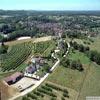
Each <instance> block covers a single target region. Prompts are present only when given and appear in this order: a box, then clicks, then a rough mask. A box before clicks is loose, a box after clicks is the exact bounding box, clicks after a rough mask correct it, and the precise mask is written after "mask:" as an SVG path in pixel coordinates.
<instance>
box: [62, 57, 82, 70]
mask: <svg viewBox="0 0 100 100" xmlns="http://www.w3.org/2000/svg"><path fill="white" fill-rule="evenodd" d="M60 64H61V65H62V66H64V67H67V68H71V69H74V70H75V69H76V70H79V71H83V66H82V63H81V62H80V60H72V59H68V58H66V59H65V58H62V60H61V62H60Z"/></svg>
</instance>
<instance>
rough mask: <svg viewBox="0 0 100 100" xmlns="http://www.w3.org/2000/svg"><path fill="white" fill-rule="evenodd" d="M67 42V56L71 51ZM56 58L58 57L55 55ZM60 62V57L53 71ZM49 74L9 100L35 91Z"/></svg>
mask: <svg viewBox="0 0 100 100" xmlns="http://www.w3.org/2000/svg"><path fill="white" fill-rule="evenodd" d="M67 44H68V49H67V51H66V53H65V55H64V56H67V54H68V52H69V49H70V44H69V43H67ZM54 58H56V57H55V56H54ZM59 63H60V59H59V58H57V62H56V63H55V64H54V65H53V67H52V68H51V71H53V70H54V69H55V68H56V67H57V66H58V64H59ZM49 74H50V73H47V74H46V75H45V76H44V77H42V78H41V79H40V80H39V81H37V82H36V84H34V86H33V87H31V88H29V89H27V90H25V91H23V92H21V93H20V94H19V95H16V96H14V97H12V98H11V99H9V100H15V99H16V98H18V97H21V96H24V95H26V94H28V93H29V92H31V91H33V90H34V89H36V88H37V87H38V86H39V85H40V84H41V83H42V82H43V81H44V80H45V79H46V78H47V77H48V76H49Z"/></svg>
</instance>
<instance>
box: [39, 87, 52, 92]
mask: <svg viewBox="0 0 100 100" xmlns="http://www.w3.org/2000/svg"><path fill="white" fill-rule="evenodd" d="M41 87H42V88H43V89H45V90H47V91H50V92H52V89H51V88H50V87H47V86H41Z"/></svg>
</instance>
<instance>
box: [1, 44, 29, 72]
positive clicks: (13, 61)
mask: <svg viewBox="0 0 100 100" xmlns="http://www.w3.org/2000/svg"><path fill="white" fill-rule="evenodd" d="M30 54H31V43H30V45H29V43H23V44H17V45H14V46H12V47H11V50H10V51H9V52H8V53H7V54H2V55H0V57H1V67H2V71H3V72H5V71H10V70H14V69H15V68H17V67H18V66H19V65H20V64H21V63H23V62H24V61H25V60H26V59H27V57H28V56H29V55H30Z"/></svg>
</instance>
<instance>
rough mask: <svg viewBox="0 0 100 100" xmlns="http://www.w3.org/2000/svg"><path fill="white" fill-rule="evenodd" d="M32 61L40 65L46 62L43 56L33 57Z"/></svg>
mask: <svg viewBox="0 0 100 100" xmlns="http://www.w3.org/2000/svg"><path fill="white" fill-rule="evenodd" d="M31 62H32V63H33V64H36V65H37V64H38V65H43V64H44V63H45V60H44V59H43V58H41V57H38V56H37V57H33V58H32V59H31Z"/></svg>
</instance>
